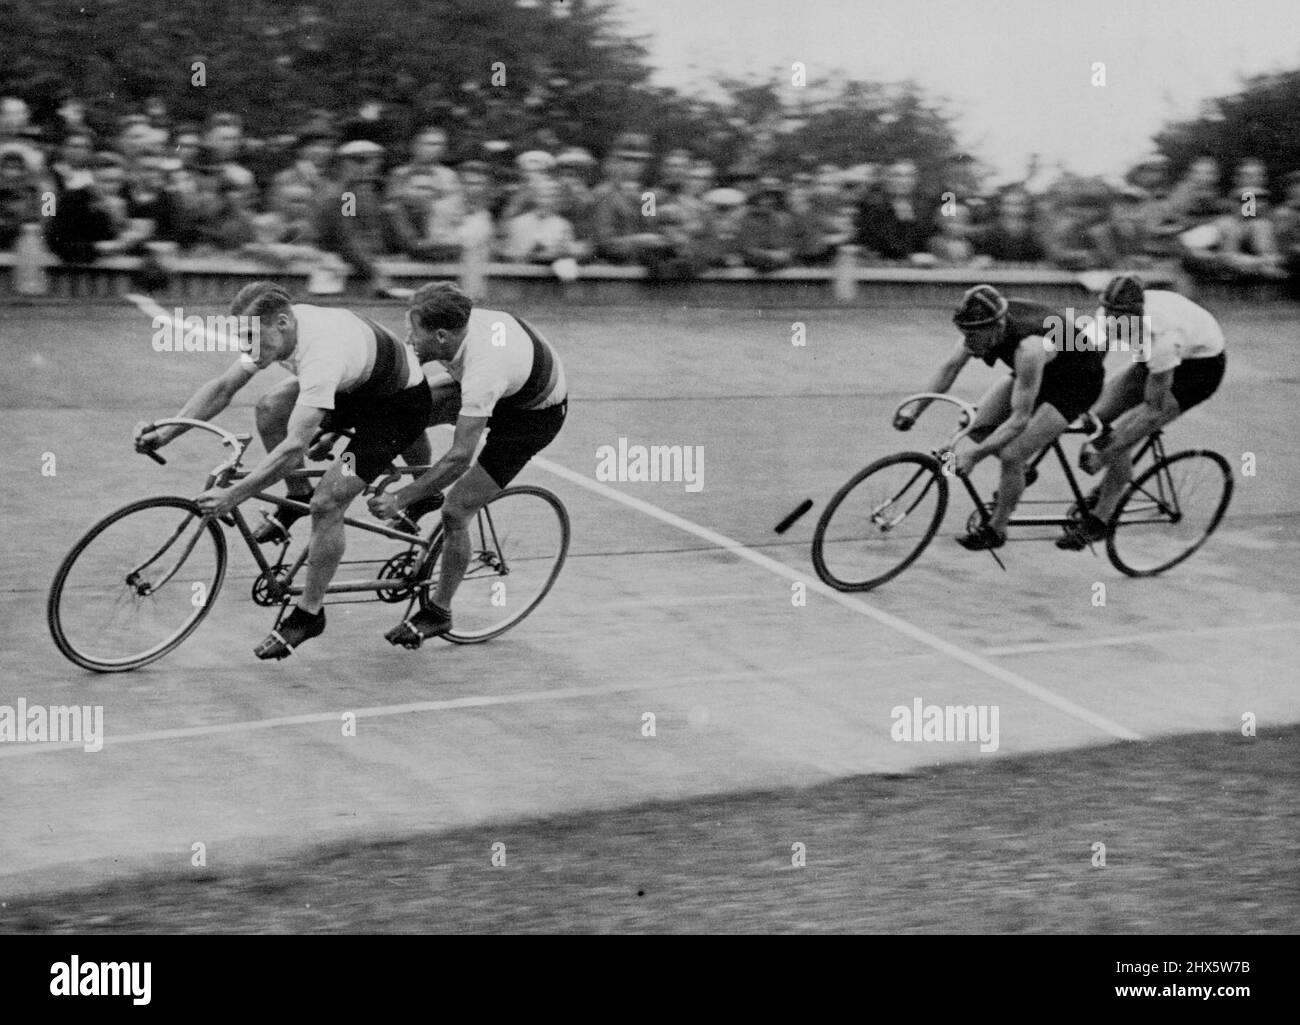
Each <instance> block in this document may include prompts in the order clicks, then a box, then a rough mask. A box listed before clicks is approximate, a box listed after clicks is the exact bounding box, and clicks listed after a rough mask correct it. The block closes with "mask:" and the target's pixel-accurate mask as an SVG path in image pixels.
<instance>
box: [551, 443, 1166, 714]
mask: <svg viewBox="0 0 1300 1025" xmlns="http://www.w3.org/2000/svg"><path fill="white" fill-rule="evenodd" d="M532 461H533V463H534V465H536V466H538V467H540V468H541V469H543V470H546V471H547V472H549V473H553V474H555V476H557V477H562V478H564V479H565V480H567V481H569V482H570V483H573V484H577V485H578V486H579V487H583V488H586V489H587V490H588V491H594V492H595V493H596V494H598V495H601V496H603V497H605V498H608V499H610V500H611V501H614V502H621V503H622V504H623V505H626V506H629V507H630V508H633V509H635V510H637V511H638V512H642V513H645V514H646V515H647V516H652V517H654V518H655V519H657V520H659V521H661V522H663V523H667V524H668V525H669V526H671V527H676V528H677V529H678V530H684V531H686V533H688V534H694V535H695V536H696V537H698V538H702V539H703V540H705V541H708V542H710V543H712V544H715V545H717V546H718V547H719V548H722V549H725V550H726V551H729V552H731V553H732V554H733V555H737V556H739V557H740V558H742V559H746V560H748V561H749V562H752V563H753V564H754V565H756V566H761V567H763V569H766V570H768V571H770V572H772V573H775V574H776V575H777V576H780V577H785V578H786V579H787V580H792V581H797V582H799V583H802V584H806V585H807V587H808V589H809V590H810V591H815V592H817V593H818V594H820V595H822V596H824V597H826V598H829V599H830V600H831V601H833V602H835V603H836V604H838V605H842V606H843V607H844V608H846V609H850V610H852V611H853V612H856V613H858V614H859V615H862V616H866V617H867V618H868V619H874V620H875V621H876V622H877V623H880V624H881V625H882V626H887V627H889V628H890V629H891V630H896V631H898V632H899V633H901V634H905V635H906V636H908V637H911V638H912V639H913V640H915V641H918V642H919V643H921V644H924V645H925V646H926V647H929V648H933V649H934V650H935V651H939V652H942V653H943V654H945V655H947V656H948V657H949V658H953V659H956V660H957V661H958V662H961V663H964V664H965V665H967V666H970V667H971V668H972V669H975V670H977V671H979V672H981V673H983V674H984V675H986V676H990V677H992V678H993V679H995V680H998V681H1000V682H1002V683H1005V684H1007V685H1008V686H1011V687H1014V688H1015V689H1016V690H1019V691H1021V692H1023V693H1025V694H1028V695H1029V696H1030V697H1034V698H1037V699H1038V700H1039V701H1042V702H1043V703H1044V704H1048V705H1051V706H1052V707H1053V708H1055V709H1057V710H1058V711H1061V712H1064V713H1065V714H1066V715H1069V716H1071V717H1073V718H1075V719H1078V720H1080V721H1081V722H1085V723H1087V724H1088V725H1089V726H1093V727H1096V728H1097V729H1099V730H1101V731H1102V732H1103V733H1109V734H1110V735H1111V736H1112V737H1118V738H1119V739H1121V740H1141V739H1142V737H1141V735H1140V734H1138V733H1135V732H1134V731H1133V730H1130V729H1129V728H1128V727H1127V726H1121V725H1120V724H1119V723H1115V722H1111V721H1110V720H1109V719H1107V718H1105V717H1104V716H1100V715H1098V714H1097V713H1095V712H1091V711H1089V710H1088V709H1086V708H1083V707H1082V706H1080V705H1076V704H1075V703H1074V702H1073V701H1070V700H1069V699H1067V698H1063V697H1061V696H1060V695H1059V694H1055V693H1053V692H1052V691H1050V690H1048V689H1047V688H1046V687H1041V686H1039V685H1038V684H1036V683H1034V682H1033V681H1032V680H1027V679H1025V678H1024V677H1023V676H1020V675H1019V674H1017V673H1013V672H1011V671H1010V670H1007V669H1003V668H1002V667H1001V666H999V665H997V664H995V663H993V662H990V661H989V660H988V659H986V658H984V657H983V656H981V655H977V654H975V653H974V652H971V651H967V650H965V649H964V648H959V647H958V646H957V645H955V644H953V643H952V642H951V641H945V640H944V639H943V638H942V637H936V636H935V635H934V634H932V633H930V632H929V631H928V630H923V629H921V628H920V627H919V626H914V625H913V624H911V623H909V622H907V620H905V619H899V618H898V617H897V616H893V615H890V614H889V613H888V612H882V611H881V610H880V609H877V608H873V607H872V606H870V605H868V604H867V603H866V602H864V601H862V600H861V599H860V598H854V597H852V596H851V595H848V594H844V593H843V592H841V591H837V590H835V589H834V588H833V587H829V586H827V585H826V584H823V583H822V582H821V581H820V580H817V579H811V578H810V577H809V576H808V575H806V574H804V573H800V572H799V571H798V570H796V569H792V568H791V567H789V566H787V565H786V564H785V563H783V562H777V561H776V560H775V559H772V558H769V557H768V556H766V555H764V554H763V553H762V552H756V551H754V550H753V549H752V548H748V547H746V546H745V545H743V544H741V543H740V542H739V541H736V540H734V539H732V538H729V537H727V536H726V535H725V534H719V533H718V532H717V531H716V530H710V529H709V528H708V527H702V526H700V525H699V524H698V523H694V522H692V521H691V520H688V519H684V518H683V517H681V516H678V515H677V514H676V513H670V512H668V511H667V510H666V509H660V508H659V507H658V506H657V505H652V504H651V503H649V502H646V501H643V500H642V499H640V498H634V497H633V496H631V495H625V494H624V493H623V492H621V491H618V490H617V489H615V488H611V487H610V486H609V485H608V484H603V483H601V482H600V481H596V480H592V479H591V478H590V477H584V476H583V475H582V474H580V473H575V472H574V471H573V470H570V469H569V468H568V467H567V466H561V465H560V464H559V463H556V462H553V461H551V460H550V459H546V458H544V457H542V456H533V459H532Z"/></svg>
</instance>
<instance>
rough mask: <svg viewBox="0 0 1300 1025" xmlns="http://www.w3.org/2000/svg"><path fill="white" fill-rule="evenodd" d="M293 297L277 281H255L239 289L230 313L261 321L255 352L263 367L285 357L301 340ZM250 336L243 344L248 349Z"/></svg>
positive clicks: (253, 321)
mask: <svg viewBox="0 0 1300 1025" xmlns="http://www.w3.org/2000/svg"><path fill="white" fill-rule="evenodd" d="M292 307H293V298H292V297H291V296H290V295H289V293H288V292H286V291H285V290H284V288H283V287H282V286H280V285H277V284H276V283H275V282H274V281H254V282H253V283H252V284H251V285H245V286H244V287H243V288H241V289H240V290H239V294H238V295H236V296H235V299H234V301H233V302H232V303H231V304H230V313H231V315H232V316H235V317H246V318H248V321H247V322H251V323H255V324H256V325H257V336H256V337H257V344H256V346H255V347H254V348H253V351H252V352H251V355H252V357H253V359H254V360H256V362H257V365H258V366H259V367H265V366H268V365H269V364H271V363H273V362H274V361H275V360H278V359H283V358H284V357H285V356H288V355H289V354H290V353H291V352H293V349H294V346H295V345H297V343H298V325H297V321H296V320H295V319H294V316H293V308H292ZM248 342H249V340H248V339H245V338H242V337H241V344H243V345H244V346H245V349H246V351H247V349H248Z"/></svg>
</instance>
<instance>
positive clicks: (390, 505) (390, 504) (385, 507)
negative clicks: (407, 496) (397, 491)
mask: <svg viewBox="0 0 1300 1025" xmlns="http://www.w3.org/2000/svg"><path fill="white" fill-rule="evenodd" d="M366 506H367V508H369V509H370V515H372V516H374V517H375V518H377V519H381V520H395V519H397V517H398V516H400V515H401V510H400V509H398V508H397V496H396V495H375V496H373V497H372V498H371V499H370V501H369V502H367V503H366Z"/></svg>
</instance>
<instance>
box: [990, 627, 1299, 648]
mask: <svg viewBox="0 0 1300 1025" xmlns="http://www.w3.org/2000/svg"><path fill="white" fill-rule="evenodd" d="M1298 626H1300V623H1297V622H1296V621H1295V620H1288V621H1285V622H1280V623H1247V624H1243V625H1242V626H1207V627H1203V628H1202V629H1200V630H1170V631H1168V632H1165V633H1141V634H1129V635H1127V636H1124V637H1100V638H1097V639H1096V640H1091V641H1056V642H1050V641H1049V642H1044V643H1041V644H1037V643H1030V644H1008V645H1005V646H1003V647H999V648H981V649H980V654H981V655H1028V654H1032V653H1033V652H1035V651H1071V650H1073V649H1075V648H1114V647H1121V646H1123V645H1125V644H1150V643H1156V642H1159V641H1164V640H1174V639H1177V638H1182V637H1203V636H1205V635H1206V634H1235V633H1256V632H1260V631H1265V630H1295V629H1296V628H1297V627H1298Z"/></svg>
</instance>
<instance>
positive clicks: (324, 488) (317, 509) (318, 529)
mask: <svg viewBox="0 0 1300 1025" xmlns="http://www.w3.org/2000/svg"><path fill="white" fill-rule="evenodd" d="M365 487H366V482H365V481H363V480H362V479H361V478H360V477H358V476H356V475H355V474H345V473H344V472H343V463H342V461H341V460H335V461H334V464H333V465H332V466H330V468H329V469H328V470H326V471H325V476H324V477H322V478H321V480H320V483H319V484H318V485H317V486H316V491H315V493H314V494H313V495H312V499H311V549H310V551H309V553H308V555H307V576H306V579H305V580H304V581H303V585H302V597H300V598H299V599H298V605H299V607H300V608H302V610H303V611H304V612H311V613H313V614H314V613H316V612H319V611H320V607H321V604H322V603H323V602H324V600H325V590H326V588H327V587H328V586H329V582H330V581H331V580H333V579H334V574H335V572H336V571H337V570H338V568H339V562H340V561H342V559H343V551H344V549H345V548H346V547H347V541H346V538H345V536H344V533H343V517H344V515H345V514H346V513H347V510H348V506H349V505H350V504H351V502H352V500H353V499H354V498H356V497H357V495H359V494H361V492H362V491H364V490H365Z"/></svg>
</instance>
